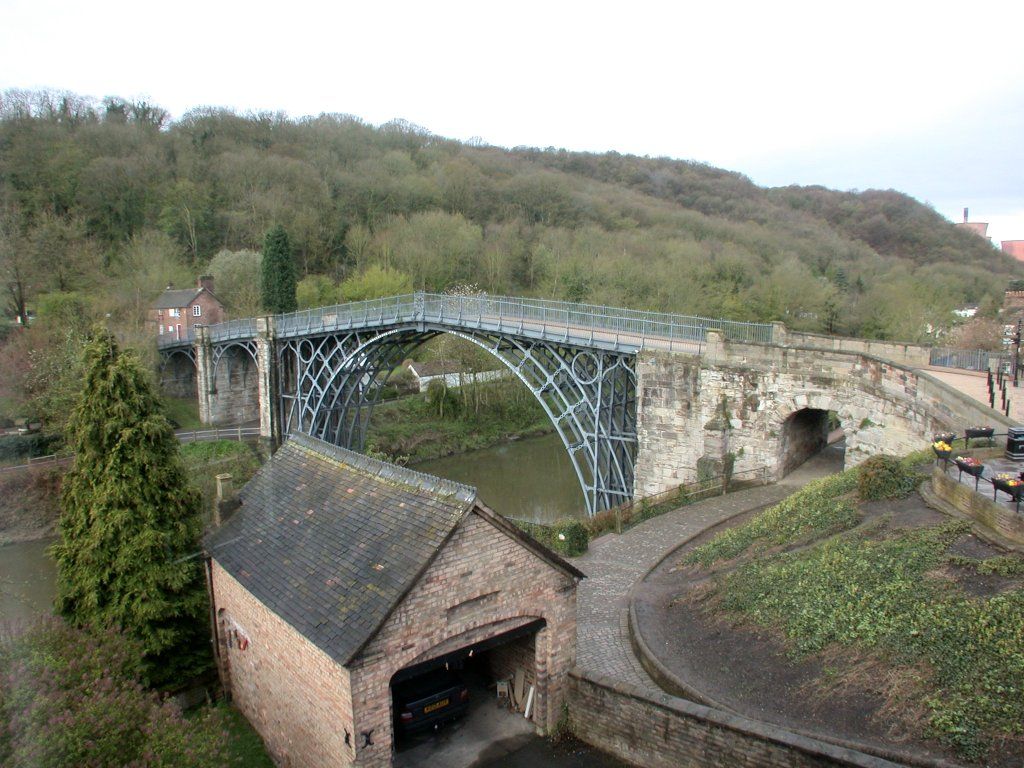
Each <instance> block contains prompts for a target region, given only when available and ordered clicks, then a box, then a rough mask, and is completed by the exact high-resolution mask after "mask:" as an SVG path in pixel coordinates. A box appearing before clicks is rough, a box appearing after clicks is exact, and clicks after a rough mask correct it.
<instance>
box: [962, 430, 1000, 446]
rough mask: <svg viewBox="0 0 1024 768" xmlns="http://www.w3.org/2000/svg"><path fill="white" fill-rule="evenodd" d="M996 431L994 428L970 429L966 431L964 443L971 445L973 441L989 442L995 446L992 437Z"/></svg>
mask: <svg viewBox="0 0 1024 768" xmlns="http://www.w3.org/2000/svg"><path fill="white" fill-rule="evenodd" d="M995 432H996V430H995V428H994V427H969V428H967V429H965V430H964V441H965V442H966V443H967V444H968V445H970V441H971V440H975V439H977V440H980V439H985V440H988V444H989V445H993V440H992V436H993V435H994V434H995Z"/></svg>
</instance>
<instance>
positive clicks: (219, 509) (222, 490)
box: [211, 474, 242, 528]
mask: <svg viewBox="0 0 1024 768" xmlns="http://www.w3.org/2000/svg"><path fill="white" fill-rule="evenodd" d="M215 479H216V481H217V498H216V499H215V500H214V502H213V519H212V520H211V523H212V524H213V527H214V528H220V526H221V524H222V523H224V522H225V521H226V520H227V519H228V518H229V517H231V514H232V513H233V512H234V511H235V510H236V509H238V508H239V507H240V506H241V505H242V502H241V501H240V500H239V499H238V497H237V496H235V494H234V489H233V488H232V483H231V475H227V474H224V475H217V476H216V478H215Z"/></svg>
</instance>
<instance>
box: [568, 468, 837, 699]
mask: <svg viewBox="0 0 1024 768" xmlns="http://www.w3.org/2000/svg"><path fill="white" fill-rule="evenodd" d="M839 462H840V463H839V464H838V466H837V464H836V456H835V453H834V452H833V451H831V450H830V451H826V452H824V453H823V454H821V455H820V456H818V457H815V458H814V459H811V460H810V461H808V462H807V463H806V464H805V465H804V466H803V467H800V468H799V469H798V470H797V471H796V472H794V473H792V474H791V475H789V476H788V477H786V478H785V480H783V482H781V483H779V484H777V485H766V486H763V487H760V488H750V489H748V490H745V491H736V492H735V493H729V494H726V495H725V496H716V497H715V498H712V499H706V500H704V501H699V502H697V503H695V504H690V505H689V506H685V507H681V508H679V509H676V510H673V511H672V512H668V513H666V514H664V515H660V516H659V517H655V518H652V519H650V520H646V521H644V522H643V523H641V524H640V525H638V526H636V527H634V528H630V529H629V530H628V531H626V532H624V533H622V534H620V535H616V534H614V533H613V534H608V535H605V536H602V537H601V538H599V539H596V540H595V541H592V542H591V543H590V549H589V550H588V551H587V553H586V554H584V555H582V556H581V557H578V558H576V559H574V560H573V565H575V566H576V567H577V568H579V569H580V570H581V571H583V572H584V573H585V574H586V575H587V578H585V579H584V580H583V581H582V582H580V585H579V588H578V590H577V593H576V599H577V607H576V666H577V667H578V668H579V669H580V670H581V671H582V672H584V673H586V672H594V673H597V674H602V675H607V676H609V677H612V678H614V679H616V680H619V681H621V682H624V683H630V684H632V685H639V686H642V687H645V688H654V689H656V690H660V689H658V687H657V685H656V684H655V683H654V681H653V680H651V678H650V676H649V675H648V674H647V672H646V671H644V669H643V667H641V666H640V662H639V661H637V659H636V657H635V655H634V654H633V649H632V648H631V647H630V642H629V628H628V626H627V618H626V617H627V611H626V608H627V606H628V597H629V592H630V590H631V589H632V588H633V585H634V584H635V583H636V582H637V581H639V580H640V579H641V578H643V576H644V575H646V574H647V572H648V571H649V570H650V569H651V568H653V567H654V566H655V565H656V564H657V563H658V562H659V561H660V560H661V559H662V558H663V557H664V556H665V555H667V554H668V553H669V552H671V551H672V550H673V549H675V548H676V547H677V546H679V544H680V543H681V542H683V541H685V540H686V539H689V538H690V537H691V536H693V535H695V534H697V533H699V532H701V531H703V530H704V529H705V528H709V527H711V526H713V525H715V524H716V523H719V522H721V521H723V520H726V519H728V518H730V517H732V516H734V515H738V514H742V513H744V512H747V511H750V510H752V509H757V508H759V507H764V506H767V505H771V504H775V503H776V502H779V501H781V500H782V499H784V498H785V497H786V496H788V495H789V494H791V493H793V492H794V491H796V490H798V489H799V488H800V487H802V486H803V485H804V484H805V483H807V482H809V481H810V480H813V479H814V478H816V477H822V476H824V475H827V474H831V473H832V472H834V471H837V470H838V469H840V468H841V467H842V464H841V458H840V459H839Z"/></svg>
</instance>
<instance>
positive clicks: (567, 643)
mask: <svg viewBox="0 0 1024 768" xmlns="http://www.w3.org/2000/svg"><path fill="white" fill-rule="evenodd" d="M239 502H240V507H239V509H238V511H237V512H235V513H234V515H233V516H232V517H230V518H229V519H228V520H227V522H226V523H225V524H224V525H223V526H221V527H220V528H219V529H217V530H216V531H214V532H213V533H212V534H211V535H210V536H209V538H208V540H207V549H208V551H209V553H210V560H209V578H210V588H211V592H212V597H213V605H214V610H215V614H216V619H217V620H216V623H215V633H216V647H217V651H218V663H219V665H220V668H221V672H222V675H223V678H224V680H225V683H226V685H227V686H228V688H229V690H230V691H231V693H232V696H233V698H234V701H235V703H236V704H237V706H238V707H239V708H240V709H241V711H242V712H243V713H244V714H245V715H246V717H248V718H249V721H250V722H251V723H252V724H253V725H254V726H255V727H256V729H257V730H258V731H259V733H260V734H261V736H262V737H263V739H264V741H265V742H266V744H267V747H268V748H269V750H270V752H271V753H272V754H273V756H274V757H275V759H276V760H277V761H278V763H279V764H282V765H291V766H305V767H307V768H319V767H320V766H361V767H367V768H368V767H371V766H387V765H390V764H391V759H392V754H393V746H394V732H393V717H394V714H393V707H392V686H393V685H394V684H396V683H398V682H401V681H404V680H407V679H409V678H411V677H414V676H416V675H419V674H422V673H424V672H427V671H429V670H432V669H436V668H437V667H440V666H447V665H452V666H454V667H458V666H459V665H460V664H461V663H463V662H464V661H466V660H467V659H468V658H469V657H472V656H474V654H475V659H474V663H476V664H479V663H481V662H483V663H485V664H486V665H487V666H488V667H489V669H490V671H491V673H492V675H493V679H507V678H508V677H511V676H512V674H513V671H514V670H515V669H516V668H519V669H521V670H522V671H523V672H525V676H526V683H527V684H528V685H532V686H534V703H535V706H534V708H533V718H532V719H533V721H534V724H535V726H536V728H537V729H538V731H540V732H546V731H547V730H548V729H549V728H550V727H551V726H552V725H554V723H555V722H556V721H557V719H558V716H559V714H560V712H561V708H562V703H563V702H564V701H565V697H566V693H567V686H568V673H569V670H570V669H571V668H572V666H573V663H574V660H575V642H576V640H575V637H576V584H577V582H578V580H579V579H580V578H582V576H583V574H582V573H580V572H579V571H578V570H576V569H575V568H573V567H572V566H571V565H569V564H568V563H566V562H565V561H563V560H562V559H560V558H559V557H558V556H557V555H555V554H554V553H552V552H551V551H549V550H548V549H546V548H545V547H543V546H541V545H540V544H538V543H537V542H536V541H534V540H533V539H531V538H529V537H528V536H526V535H525V534H523V533H522V532H520V531H519V530H518V529H517V528H515V527H514V526H512V525H511V524H509V523H508V522H507V521H505V520H504V519H503V518H502V517H501V516H499V515H497V514H496V513H494V512H493V511H491V510H490V509H488V508H487V507H486V506H484V505H483V504H481V503H480V502H479V501H478V500H477V498H476V491H475V490H474V489H472V488H469V487H466V486H463V485H459V484H457V483H453V482H450V481H447V480H441V479H440V478H435V477H431V476H429V475H424V474H421V473H418V472H414V471H412V470H408V469H404V468H401V467H396V466H394V465H391V464H388V463H385V462H381V461H377V460H374V459H370V458H368V457H366V456H362V455H360V454H355V453H352V452H350V451H346V450H344V449H342V448H337V447H334V446H332V445H329V444H327V443H324V442H321V441H319V440H316V439H313V438H310V437H307V436H304V435H292V436H290V438H289V439H288V441H287V442H286V443H285V444H284V445H283V446H282V447H281V448H280V449H279V450H278V451H277V453H276V454H275V455H274V456H273V458H271V459H270V460H269V461H268V462H267V464H265V465H264V466H263V467H262V468H261V469H260V471H259V472H258V473H257V475H256V476H255V477H254V478H253V480H252V481H250V482H249V483H248V484H247V485H246V486H245V487H244V488H243V489H242V491H241V493H240V494H239ZM492 695H493V694H492Z"/></svg>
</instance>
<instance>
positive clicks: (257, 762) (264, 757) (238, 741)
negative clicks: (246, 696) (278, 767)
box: [219, 704, 274, 768]
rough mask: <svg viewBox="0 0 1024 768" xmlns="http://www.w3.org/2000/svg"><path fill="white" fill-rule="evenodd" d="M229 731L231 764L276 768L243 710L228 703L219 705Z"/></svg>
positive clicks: (245, 766)
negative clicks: (240, 710)
mask: <svg viewBox="0 0 1024 768" xmlns="http://www.w3.org/2000/svg"><path fill="white" fill-rule="evenodd" d="M219 707H220V709H221V710H222V711H223V713H224V716H225V718H224V719H225V721H226V726H227V731H228V752H229V754H230V758H229V759H230V764H231V765H237V766H243V767H244V768H274V761H273V760H271V759H270V756H269V755H268V754H267V750H266V748H265V747H264V746H263V741H262V740H261V739H260V735H259V734H258V733H256V731H255V729H254V728H253V727H252V726H251V725H249V721H248V720H246V719H245V717H244V716H243V715H242V713H241V712H239V711H238V710H237V709H235V708H234V707H232V706H230V705H228V704H221V705H219Z"/></svg>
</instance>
